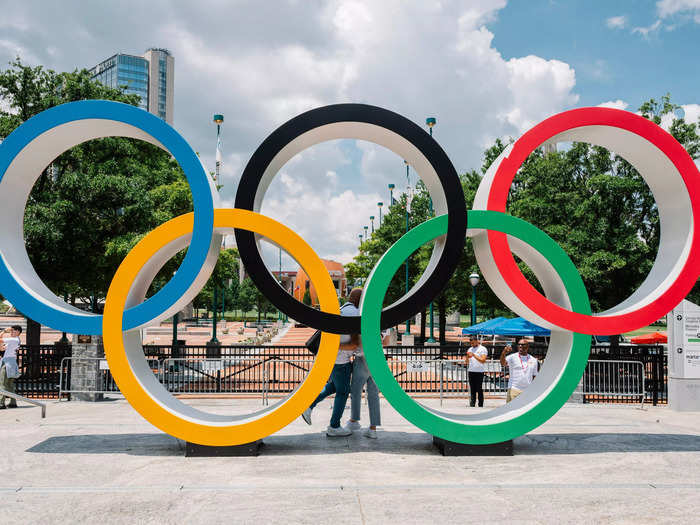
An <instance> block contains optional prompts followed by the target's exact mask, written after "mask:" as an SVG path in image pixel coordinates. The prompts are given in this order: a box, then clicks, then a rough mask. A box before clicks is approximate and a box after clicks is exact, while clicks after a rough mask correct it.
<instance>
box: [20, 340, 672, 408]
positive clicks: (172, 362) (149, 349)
mask: <svg viewBox="0 0 700 525" xmlns="http://www.w3.org/2000/svg"><path fill="white" fill-rule="evenodd" d="M502 348H503V346H502V345H496V346H494V347H489V348H488V350H489V359H492V360H494V362H493V364H494V365H495V366H494V367H493V368H492V369H490V370H487V372H486V377H485V381H484V390H485V392H487V393H489V392H492V393H496V392H498V393H501V392H503V391H504V390H505V387H506V385H507V381H508V374H507V369H505V370H503V369H501V368H500V366H498V364H497V360H498V358H499V356H500V353H501V350H502ZM465 351H466V348H465V347H464V346H460V345H446V346H424V347H422V346H389V347H385V353H386V357H387V361H388V365H389V367H390V368H391V370H392V372H393V374H394V377H396V379H397V381H398V382H399V384H400V385H401V387H402V388H403V389H404V390H405V391H406V392H408V393H411V394H425V395H436V394H437V393H438V392H444V393H448V394H449V393H452V394H457V395H463V394H464V393H466V392H467V374H466V366H465V365H466V363H465V357H464V353H465ZM530 353H531V355H533V356H534V357H536V358H538V359H543V358H544V357H545V355H546V345H541V344H533V345H531V347H530ZM144 354H145V356H146V357H147V358H148V359H149V361H151V363H153V366H152V367H153V368H154V371H155V370H156V369H158V370H159V371H160V374H161V377H160V379H161V381H162V382H163V383H164V384H165V386H166V388H168V389H169V390H171V391H173V392H179V393H185V392H191V393H198V392H221V393H226V392H229V393H237V394H246V393H249V394H260V393H266V394H268V395H269V394H272V395H275V394H280V395H282V394H286V393H289V392H291V391H292V390H293V389H294V388H295V387H296V386H297V385H298V384H299V383H300V382H301V381H302V380H303V378H304V377H305V376H306V373H307V372H308V370H309V369H310V367H311V364H312V362H313V356H312V355H311V354H310V353H309V352H308V351H307V350H306V348H305V347H304V346H243V345H241V346H238V345H236V346H221V347H209V346H175V347H172V346H171V345H146V346H144ZM70 355H71V349H70V347H65V346H52V345H42V346H40V347H30V348H27V347H21V348H20V349H19V350H18V353H17V356H18V364H19V367H20V373H21V376H20V377H19V378H18V379H17V381H16V387H17V392H18V393H19V394H21V395H24V396H27V397H42V398H56V397H58V395H59V380H60V377H61V375H62V377H63V388H64V389H66V385H70V372H71V371H70V368H71V366H70V360H69V359H68V360H65V361H64V360H63V358H64V357H70ZM218 358H221V359H222V360H223V361H222V363H224V364H225V365H226V366H222V365H220V366H218V367H214V366H212V367H206V366H201V365H193V364H192V360H198V359H199V360H206V359H218ZM590 359H591V360H630V361H639V362H642V363H643V365H644V391H645V395H646V400H645V401H646V402H649V403H652V404H654V405H656V404H658V403H666V402H667V398H668V394H667V356H666V355H665V353H664V348H663V347H661V346H637V345H635V346H630V347H627V346H621V347H618V348H617V349H615V350H613V349H611V348H610V347H609V346H594V347H592V348H591V354H590ZM61 367H63V368H64V369H63V370H61ZM195 368H196V370H195ZM195 372H196V373H195ZM102 373H103V374H105V375H108V374H109V370H104V371H103V372H102ZM586 373H587V374H588V373H590V372H589V371H587V372H586ZM194 377H196V379H197V380H196V381H195V380H194V379H193V378H194ZM585 381H586V376H585V375H584V382H585ZM603 401H604V402H619V403H634V402H638V400H635V399H633V398H630V397H629V396H623V395H614V393H606V394H605V395H600V394H586V395H585V396H584V402H603Z"/></svg>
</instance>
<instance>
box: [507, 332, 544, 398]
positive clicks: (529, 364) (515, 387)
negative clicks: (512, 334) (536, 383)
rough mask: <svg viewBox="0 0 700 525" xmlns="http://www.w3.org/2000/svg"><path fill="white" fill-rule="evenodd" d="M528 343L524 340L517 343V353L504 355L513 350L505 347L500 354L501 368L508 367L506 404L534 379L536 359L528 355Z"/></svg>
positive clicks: (536, 365) (536, 370)
mask: <svg viewBox="0 0 700 525" xmlns="http://www.w3.org/2000/svg"><path fill="white" fill-rule="evenodd" d="M529 347H530V343H528V341H527V340H526V339H521V340H520V341H518V351H517V352H516V353H513V354H510V355H506V354H508V353H509V352H511V351H512V350H513V349H512V347H511V346H510V345H507V346H506V347H505V348H504V349H503V351H502V352H501V366H506V365H507V366H508V370H509V377H508V390H507V391H506V403H509V402H510V401H512V400H513V399H515V398H516V397H518V396H519V395H520V394H521V393H522V391H523V390H525V389H526V388H527V387H528V386H530V383H532V380H533V379H534V378H535V376H536V375H537V372H538V368H539V362H538V361H537V359H535V358H534V357H532V356H531V355H530V354H528V350H529Z"/></svg>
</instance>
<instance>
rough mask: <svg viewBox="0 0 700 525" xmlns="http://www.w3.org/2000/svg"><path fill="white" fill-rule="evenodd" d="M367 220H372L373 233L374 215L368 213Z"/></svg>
mask: <svg viewBox="0 0 700 525" xmlns="http://www.w3.org/2000/svg"><path fill="white" fill-rule="evenodd" d="M369 220H370V221H371V222H372V233H374V215H370V216H369Z"/></svg>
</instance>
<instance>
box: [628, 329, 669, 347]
mask: <svg viewBox="0 0 700 525" xmlns="http://www.w3.org/2000/svg"><path fill="white" fill-rule="evenodd" d="M630 341H632V342H633V343H635V344H638V345H653V344H655V343H667V342H668V337H667V336H666V332H654V333H653V334H644V335H638V336H637V337H632V338H631V339H630Z"/></svg>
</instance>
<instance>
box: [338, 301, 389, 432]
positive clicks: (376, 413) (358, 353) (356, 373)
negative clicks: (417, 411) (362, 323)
mask: <svg viewBox="0 0 700 525" xmlns="http://www.w3.org/2000/svg"><path fill="white" fill-rule="evenodd" d="M361 297H362V288H354V289H353V290H352V291H351V292H350V295H349V296H348V301H349V303H348V305H347V308H343V312H344V313H343V315H356V316H359V315H360V309H359V306H360V299H361ZM365 385H367V404H368V405H369V427H367V428H366V429H365V430H364V431H363V432H362V434H363V435H364V436H365V437H368V438H370V439H377V427H378V426H379V425H381V424H382V422H381V413H380V408H379V388H377V384H376V383H375V382H374V379H372V376H371V375H370V373H369V368H367V361H366V360H365V355H364V352H363V350H362V342H361V341H360V343H359V345H358V347H357V349H356V350H355V359H354V361H353V363H352V381H351V383H350V419H349V420H348V422H347V424H346V425H345V428H346V429H348V430H350V431H353V430H360V429H361V428H362V425H361V424H360V412H361V408H362V389H363V388H364V386H365Z"/></svg>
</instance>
